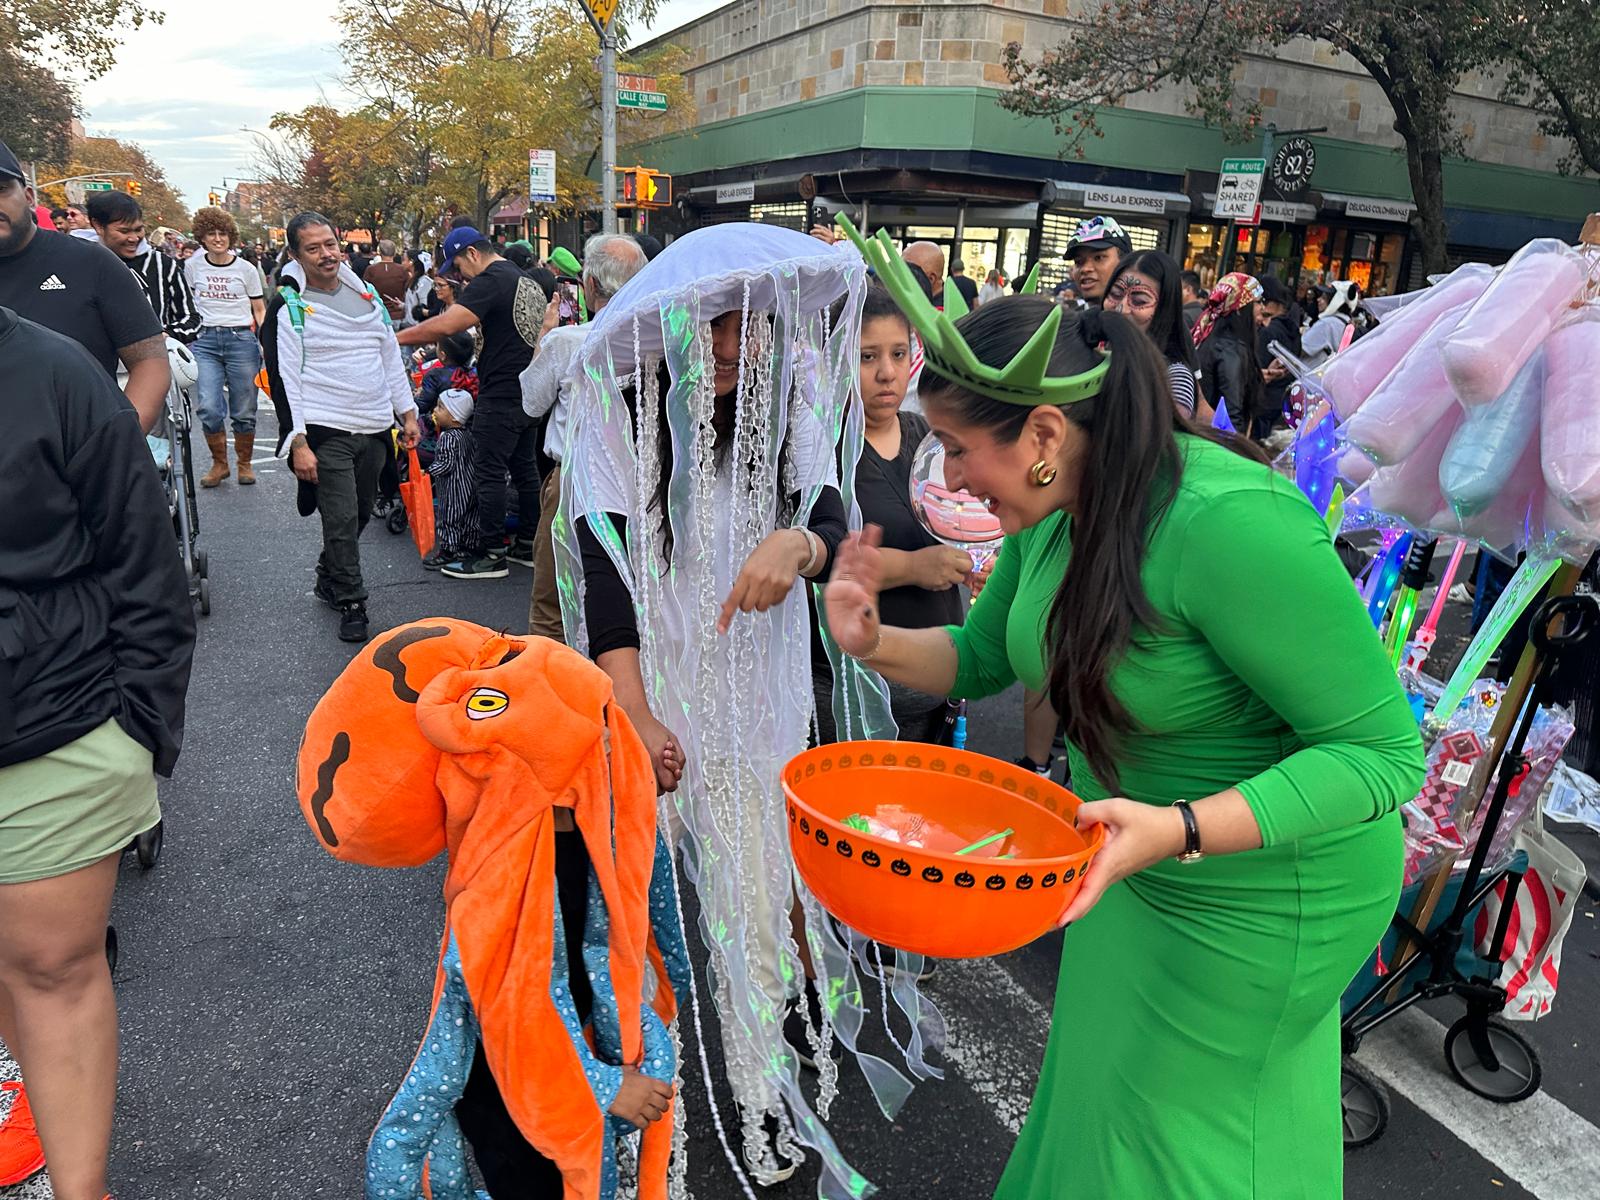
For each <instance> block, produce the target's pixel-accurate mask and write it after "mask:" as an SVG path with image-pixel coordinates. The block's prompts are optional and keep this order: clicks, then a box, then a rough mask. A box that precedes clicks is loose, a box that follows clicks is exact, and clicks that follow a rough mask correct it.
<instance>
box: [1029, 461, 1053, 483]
mask: <svg viewBox="0 0 1600 1200" xmlns="http://www.w3.org/2000/svg"><path fill="white" fill-rule="evenodd" d="M1028 480H1029V482H1030V483H1032V484H1033V486H1034V487H1049V486H1050V485H1051V484H1052V483H1054V482H1055V481H1056V469H1055V468H1054V467H1052V466H1051V465H1050V464H1049V463H1047V462H1045V461H1044V459H1042V458H1041V459H1040V460H1039V461H1038V462H1036V463H1034V464H1033V466H1031V467H1029V468H1028Z"/></svg>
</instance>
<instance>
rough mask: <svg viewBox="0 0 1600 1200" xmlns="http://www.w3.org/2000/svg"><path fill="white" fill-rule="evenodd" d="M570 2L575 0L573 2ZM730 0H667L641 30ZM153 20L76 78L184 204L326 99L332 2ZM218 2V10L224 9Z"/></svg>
mask: <svg viewBox="0 0 1600 1200" xmlns="http://www.w3.org/2000/svg"><path fill="white" fill-rule="evenodd" d="M574 2H575V0H574ZM725 3H727V0H665V2H664V3H662V4H661V5H660V12H659V13H658V15H657V18H656V20H655V21H654V22H653V23H652V24H651V26H650V27H649V28H647V29H643V30H640V31H639V32H638V34H637V35H636V36H637V37H638V38H639V40H643V39H644V38H645V37H646V36H649V35H650V34H651V33H654V32H657V31H666V30H669V29H672V28H675V27H676V26H678V25H681V24H683V23H684V22H685V21H689V20H693V19H694V18H695V17H697V16H700V15H702V14H704V13H707V12H710V11H712V10H713V9H715V8H719V7H721V6H722V5H723V4H725ZM153 7H155V8H158V9H160V10H162V11H164V12H165V13H166V22H165V23H164V24H162V25H157V26H151V27H146V28H144V29H140V30H136V31H135V32H133V33H131V34H128V35H126V38H125V40H124V42H123V45H122V47H121V49H120V50H119V52H118V55H117V62H116V66H114V67H113V68H112V69H111V70H110V71H109V72H108V73H107V74H106V75H104V76H102V77H101V78H99V79H96V80H92V81H89V82H80V95H81V98H82V101H83V108H84V116H83V124H84V128H85V129H86V130H87V132H88V133H89V134H90V135H92V136H101V137H106V136H109V137H115V138H119V139H121V140H123V141H131V142H137V143H139V144H140V145H141V146H143V147H144V149H145V151H146V153H148V154H149V155H150V156H151V157H152V158H153V159H155V161H156V162H157V163H158V164H160V166H161V168H162V169H163V170H164V171H165V172H166V175H167V178H168V179H169V180H171V181H172V183H173V185H174V186H175V187H176V188H177V190H178V191H179V192H180V193H181V194H182V196H183V198H184V200H185V202H186V203H187V204H189V206H190V207H192V208H198V207H199V206H200V205H202V204H204V203H205V201H206V193H207V192H208V191H211V190H212V189H214V188H218V187H222V186H226V185H231V184H233V183H234V182H236V181H238V180H240V179H249V178H253V177H254V171H253V169H252V165H251V164H252V161H253V160H254V157H255V145H256V141H255V138H254V137H253V136H252V135H251V134H250V133H249V132H247V130H248V129H258V130H265V129H266V128H267V122H269V121H270V120H271V119H272V114H273V113H276V112H292V111H294V110H296V109H300V108H303V107H305V106H306V105H307V104H311V103H313V102H315V101H316V100H318V99H319V98H321V97H328V98H330V99H332V100H333V101H334V102H335V103H338V102H339V101H340V100H342V99H343V96H342V93H341V92H340V91H339V89H338V76H339V68H340V62H339V46H338V37H339V27H338V25H337V23H336V21H335V19H334V17H335V4H334V3H333V2H332V0H269V2H268V3H266V4H260V5H247V6H241V7H236V8H231V9H226V10H220V9H219V6H218V2H217V0H154V4H153ZM223 11H226V17H225V19H223V18H222V12H223Z"/></svg>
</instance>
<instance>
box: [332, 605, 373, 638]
mask: <svg viewBox="0 0 1600 1200" xmlns="http://www.w3.org/2000/svg"><path fill="white" fill-rule="evenodd" d="M339 640H340V641H341V642H364V641H366V640H367V606H366V605H365V604H363V603H362V602H361V601H359V600H356V601H353V602H352V603H350V604H346V605H345V606H344V607H343V608H341V609H340V610H339Z"/></svg>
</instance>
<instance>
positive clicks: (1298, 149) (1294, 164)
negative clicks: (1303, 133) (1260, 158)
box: [1272, 137, 1317, 200]
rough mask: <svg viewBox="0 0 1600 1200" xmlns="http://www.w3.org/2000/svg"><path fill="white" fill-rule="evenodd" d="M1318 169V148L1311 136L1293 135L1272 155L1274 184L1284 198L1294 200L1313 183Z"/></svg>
mask: <svg viewBox="0 0 1600 1200" xmlns="http://www.w3.org/2000/svg"><path fill="white" fill-rule="evenodd" d="M1316 170H1317V148H1316V147H1315V146H1313V145H1312V144H1311V139H1310V138H1303V137H1292V138H1290V139H1289V140H1288V141H1286V142H1285V143H1284V144H1283V145H1281V146H1279V147H1278V152H1277V153H1276V154H1274V155H1273V156H1272V186H1273V187H1275V188H1277V189H1278V195H1279V197H1281V198H1282V199H1284V200H1293V199H1294V198H1295V197H1296V196H1298V195H1300V193H1301V192H1303V191H1305V190H1306V188H1307V187H1308V186H1310V184H1311V176H1312V175H1313V174H1315V173H1316Z"/></svg>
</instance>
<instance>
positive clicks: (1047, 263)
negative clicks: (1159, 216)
mask: <svg viewBox="0 0 1600 1200" xmlns="http://www.w3.org/2000/svg"><path fill="white" fill-rule="evenodd" d="M1104 215H1106V214H1103V213H1090V212H1060V211H1051V212H1047V213H1045V214H1044V216H1043V217H1042V218H1040V221H1039V264H1040V265H1039V290H1040V291H1042V292H1044V291H1049V290H1050V289H1051V288H1053V287H1055V285H1056V284H1058V283H1060V282H1061V281H1062V280H1063V279H1065V278H1066V277H1067V270H1068V268H1070V267H1071V266H1072V263H1071V262H1069V261H1068V260H1067V257H1066V253H1067V243H1068V242H1070V241H1071V240H1072V235H1073V234H1074V233H1076V232H1077V229H1078V222H1079V221H1082V220H1083V219H1084V218H1085V217H1093V216H1104ZM1110 215H1112V216H1115V217H1116V218H1117V223H1118V224H1119V225H1121V226H1122V228H1123V230H1124V231H1125V232H1126V233H1127V235H1128V240H1129V241H1130V242H1132V243H1133V248H1134V249H1135V250H1159V249H1161V248H1162V247H1163V246H1165V245H1166V244H1167V228H1168V222H1166V221H1160V222H1157V223H1155V224H1144V225H1135V224H1133V223H1132V221H1130V220H1129V219H1127V218H1125V217H1123V216H1121V215H1120V214H1117V213H1113V214H1110Z"/></svg>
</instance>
